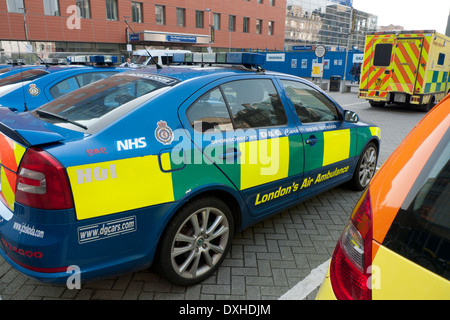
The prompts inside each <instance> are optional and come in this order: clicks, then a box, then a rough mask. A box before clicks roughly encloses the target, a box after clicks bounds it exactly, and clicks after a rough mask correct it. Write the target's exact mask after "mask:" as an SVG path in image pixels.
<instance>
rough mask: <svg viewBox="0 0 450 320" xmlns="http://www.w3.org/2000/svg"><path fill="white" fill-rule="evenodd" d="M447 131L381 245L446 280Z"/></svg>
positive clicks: (449, 238)
mask: <svg viewBox="0 0 450 320" xmlns="http://www.w3.org/2000/svg"><path fill="white" fill-rule="evenodd" d="M449 141H450V130H449V131H447V134H446V135H445V136H444V138H443V139H442V141H441V143H440V144H439V145H438V147H437V148H436V150H435V152H434V153H433V154H432V155H431V157H430V160H429V161H428V163H427V165H426V166H425V168H424V169H423V170H422V172H421V174H420V175H419V177H418V178H417V180H416V181H415V183H414V185H413V187H412V188H411V190H410V192H409V194H408V196H407V197H406V200H405V202H404V203H403V205H402V207H401V209H400V210H399V212H398V214H397V216H396V218H395V220H394V222H393V223H392V225H391V228H390V229H389V232H388V233H387V235H386V237H385V239H384V241H383V245H384V246H386V247H387V248H389V249H391V250H393V251H395V252H396V253H398V254H400V255H402V256H404V257H405V258H407V259H409V260H411V261H413V262H415V263H416V264H418V265H420V266H422V267H424V268H426V269H428V270H430V271H431V272H434V273H436V274H438V275H440V276H442V277H444V278H446V279H447V280H450V264H449V261H450V259H449V258H450V211H449V208H450V183H449V182H450V142H449Z"/></svg>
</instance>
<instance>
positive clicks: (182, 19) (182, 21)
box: [177, 8, 186, 27]
mask: <svg viewBox="0 0 450 320" xmlns="http://www.w3.org/2000/svg"><path fill="white" fill-rule="evenodd" d="M177 26H178V27H185V26H186V9H183V8H177Z"/></svg>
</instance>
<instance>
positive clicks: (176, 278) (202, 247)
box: [158, 197, 234, 285]
mask: <svg viewBox="0 0 450 320" xmlns="http://www.w3.org/2000/svg"><path fill="white" fill-rule="evenodd" d="M233 232H234V227H233V216H232V214H231V211H230V209H229V208H228V206H227V205H226V204H225V203H224V202H223V201H221V200H220V199H217V198H213V197H208V198H201V199H197V200H194V201H193V202H191V203H189V204H188V205H186V206H185V207H183V208H182V209H181V210H180V211H179V212H178V213H177V215H176V216H175V217H174V219H173V220H172V221H171V222H170V223H169V225H168V227H167V229H166V231H165V233H164V236H163V239H162V242H161V248H160V251H159V257H158V260H159V261H158V262H159V267H160V268H159V269H160V272H161V273H162V274H163V275H164V276H166V277H167V278H168V279H169V280H170V281H171V282H173V283H175V284H178V285H193V284H196V283H198V282H201V281H202V280H204V279H206V278H207V277H209V276H210V275H211V274H212V273H214V272H215V271H216V270H217V268H218V267H219V266H220V264H221V263H222V261H223V259H224V258H225V256H226V254H227V252H228V250H229V249H230V246H231V240H232V237H233Z"/></svg>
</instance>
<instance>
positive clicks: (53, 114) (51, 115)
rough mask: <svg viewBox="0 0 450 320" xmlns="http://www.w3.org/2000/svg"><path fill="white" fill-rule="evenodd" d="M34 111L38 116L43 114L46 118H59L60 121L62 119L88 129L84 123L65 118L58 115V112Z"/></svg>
mask: <svg viewBox="0 0 450 320" xmlns="http://www.w3.org/2000/svg"><path fill="white" fill-rule="evenodd" d="M36 113H37V114H38V115H39V116H44V117H48V118H55V119H58V120H61V121H64V122H67V123H70V124H73V125H76V126H78V127H80V128H83V129H84V130H87V129H88V127H86V126H85V125H84V124H81V123H78V122H76V121H73V120H70V119H67V118H66V117H63V116H60V115H59V114H56V113H53V112H49V111H45V110H39V109H37V110H36Z"/></svg>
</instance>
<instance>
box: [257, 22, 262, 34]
mask: <svg viewBox="0 0 450 320" xmlns="http://www.w3.org/2000/svg"><path fill="white" fill-rule="evenodd" d="M261 32H262V20H260V19H256V33H257V34H261Z"/></svg>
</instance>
